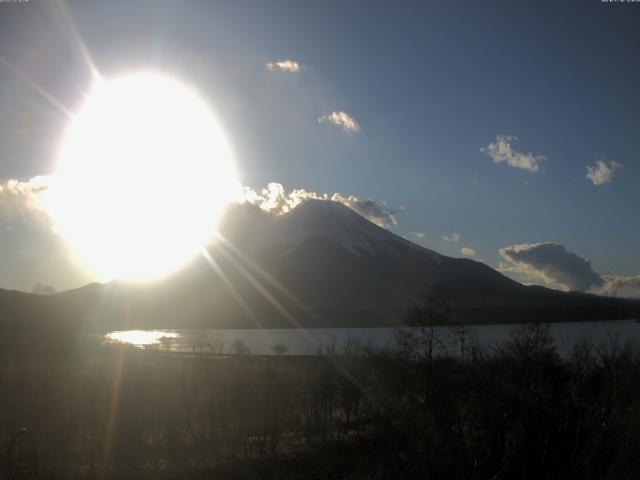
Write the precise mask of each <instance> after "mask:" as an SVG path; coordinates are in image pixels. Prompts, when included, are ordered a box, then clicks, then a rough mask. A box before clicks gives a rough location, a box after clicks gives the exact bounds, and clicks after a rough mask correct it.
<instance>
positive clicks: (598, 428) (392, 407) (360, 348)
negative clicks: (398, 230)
mask: <svg viewBox="0 0 640 480" xmlns="http://www.w3.org/2000/svg"><path fill="white" fill-rule="evenodd" d="M435 332H436V331H435V330H432V329H430V328H417V329H416V330H415V335H412V336H410V338H407V337H406V336H404V337H402V336H401V337H400V338H399V347H398V348H397V349H396V350H395V351H385V352H380V351H378V352H376V351H372V350H371V349H370V348H368V347H367V346H366V345H363V344H362V343H360V342H358V341H357V340H354V341H352V342H349V343H348V344H347V345H346V346H345V348H344V351H341V352H340V353H339V354H337V353H334V352H327V353H328V354H327V355H322V356H318V357H308V358H299V357H289V356H286V355H280V356H274V357H271V358H268V357H253V356H250V355H238V356H227V357H215V356H204V355H176V354H170V353H164V352H161V351H155V352H151V351H139V350H135V349H131V348H126V347H121V346H113V345H111V346H100V345H98V344H96V345H95V346H94V347H83V348H82V349H81V348H79V347H78V348H77V349H76V350H75V353H74V355H72V356H69V357H68V358H66V359H58V360H55V361H53V360H50V361H41V360H38V361H31V362H26V361H20V362H8V361H5V362H3V363H2V364H1V365H0V441H1V444H0V453H2V455H3V456H2V457H1V458H3V473H2V475H3V477H2V478H35V477H29V475H30V474H31V473H30V472H33V471H34V470H35V469H36V468H37V469H38V470H39V478H43V479H58V478H60V479H66V478H74V479H94V478H96V479H97V478H100V479H103V478H114V479H116V478H117V479H129V478H131V479H134V478H135V479H145V478H149V479H150V478H154V479H169V478H176V479H178V478H229V479H236V478H237V479H252V478H255V479H263V478H264V479H267V478H279V479H333V478H351V479H365V478H366V479H387V478H388V479H403V478H405V479H407V478H434V479H437V478H447V479H449V478H458V479H466V478H469V479H471V478H478V479H492V478H493V479H498V478H520V479H538V478H540V479H541V478H544V479H553V478H557V479H566V478H581V479H589V478H594V479H595V478H635V477H637V476H638V472H640V409H639V407H640V382H639V381H638V380H639V379H640V351H639V350H638V349H636V348H634V347H632V346H629V345H624V344H622V343H620V342H618V341H616V339H613V338H612V339H610V341H609V342H607V343H605V344H600V345H593V344H590V343H589V342H588V341H585V342H583V343H582V344H580V345H579V346H578V347H576V349H575V351H574V353H573V355H572V356H571V357H570V358H567V359H561V358H560V357H559V356H558V355H557V353H556V350H555V347H554V345H553V341H552V339H551V337H550V334H549V328H548V327H547V326H546V325H543V324H537V325H526V326H523V327H521V328H520V329H519V330H517V331H516V332H514V335H513V337H512V338H511V340H510V341H509V342H507V343H505V344H504V345H502V346H500V347H498V348H491V349H481V348H479V347H476V346H473V345H465V344H464V342H463V341H462V340H463V339H464V331H462V330H452V333H453V335H451V336H449V338H447V339H445V338H441V336H440V334H437V333H435ZM444 341H451V342H453V344H454V345H455V346H456V348H453V349H449V350H448V351H449V353H448V354H446V355H444V354H439V353H438V352H439V351H442V350H441V349H440V350H439V349H438V348H437V347H438V345H440V344H441V343H442V342H444ZM469 343H470V342H469ZM23 427H25V428H26V429H27V433H23V434H17V435H16V434H15V432H18V431H19V430H20V429H21V428H23ZM32 450H33V451H32ZM35 462H37V466H36V465H35Z"/></svg>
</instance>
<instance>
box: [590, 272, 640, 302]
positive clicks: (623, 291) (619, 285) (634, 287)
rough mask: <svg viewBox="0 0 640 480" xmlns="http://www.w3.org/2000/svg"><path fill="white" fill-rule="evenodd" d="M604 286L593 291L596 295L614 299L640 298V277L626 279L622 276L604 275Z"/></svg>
mask: <svg viewBox="0 0 640 480" xmlns="http://www.w3.org/2000/svg"><path fill="white" fill-rule="evenodd" d="M602 278H603V280H604V284H603V285H602V287H600V288H595V289H593V291H594V293H599V294H601V295H609V296H612V297H629V298H640V275H636V276H631V277H624V276H621V275H603V276H602Z"/></svg>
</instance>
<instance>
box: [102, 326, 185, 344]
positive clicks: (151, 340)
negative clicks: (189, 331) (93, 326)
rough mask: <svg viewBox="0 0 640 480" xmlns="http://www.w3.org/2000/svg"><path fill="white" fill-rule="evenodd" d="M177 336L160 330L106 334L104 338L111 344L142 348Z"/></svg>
mask: <svg viewBox="0 0 640 480" xmlns="http://www.w3.org/2000/svg"><path fill="white" fill-rule="evenodd" d="M178 336H179V335H178V334H177V333H174V332H166V331H162V330H126V331H116V332H111V333H108V334H107V335H106V338H107V339H108V340H110V341H112V342H118V343H129V344H131V345H135V346H136V347H144V346H147V345H156V344H159V343H161V342H162V339H163V338H177V337H178Z"/></svg>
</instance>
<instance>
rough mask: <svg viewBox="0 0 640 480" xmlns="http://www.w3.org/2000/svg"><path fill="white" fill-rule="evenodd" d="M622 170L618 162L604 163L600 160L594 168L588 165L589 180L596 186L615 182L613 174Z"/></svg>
mask: <svg viewBox="0 0 640 480" xmlns="http://www.w3.org/2000/svg"><path fill="white" fill-rule="evenodd" d="M619 168H622V164H620V163H618V162H609V164H607V163H606V162H603V161H602V160H598V161H597V162H596V164H595V165H594V166H591V165H587V178H588V179H589V180H591V183H593V184H594V185H604V184H605V183H611V182H612V181H613V172H614V171H615V170H617V169H619Z"/></svg>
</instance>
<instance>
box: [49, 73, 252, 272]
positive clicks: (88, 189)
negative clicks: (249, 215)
mask: <svg viewBox="0 0 640 480" xmlns="http://www.w3.org/2000/svg"><path fill="white" fill-rule="evenodd" d="M239 191H240V187H239V182H238V179H237V174H236V171H235V166H234V163H233V159H232V153H231V149H230V146H229V144H228V141H227V139H226V137H225V135H224V132H223V131H222V129H221V127H220V125H219V123H218V121H217V119H216V118H215V116H214V115H213V114H212V112H211V111H210V110H209V108H208V106H207V104H206V103H205V102H204V101H203V100H202V99H201V98H200V97H199V96H198V95H197V94H196V93H195V92H194V91H192V90H191V89H189V88H188V87H186V86H185V85H183V84H182V83H180V82H178V81H176V80H174V79H171V78H169V77H165V76H161V75H157V74H151V73H140V74H134V75H127V76H122V77H118V78H114V79H100V80H97V81H96V83H95V85H94V86H93V88H92V91H91V92H90V94H89V95H88V97H87V99H86V102H85V103H84V105H83V106H82V107H81V109H80V111H79V112H78V113H77V115H75V116H74V118H73V119H72V121H71V122H70V125H69V127H68V130H67V132H66V134H65V137H64V140H63V142H62V144H61V147H60V151H59V154H58V158H57V166H56V173H55V175H54V178H53V181H52V183H51V186H50V189H49V195H48V203H49V210H50V212H51V214H52V216H53V219H54V222H55V228H56V230H57V231H58V232H60V233H61V234H62V235H63V237H64V238H65V239H66V241H67V243H68V244H69V246H70V247H71V249H72V250H73V252H74V253H75V255H76V256H77V257H78V258H79V259H80V260H81V261H82V262H84V263H85V264H86V265H87V266H88V267H89V268H90V269H91V270H92V271H93V273H94V274H95V275H97V276H98V277H100V278H101V279H102V280H109V279H114V278H118V279H126V280H146V279H152V278H155V277H158V276H162V275H165V274H167V273H170V272H171V271H173V270H175V269H177V268H178V267H180V266H181V265H183V264H184V263H185V262H187V261H188V260H190V259H191V258H192V257H193V256H194V255H195V254H196V253H197V252H198V251H199V250H200V249H201V247H202V246H203V245H204V244H205V243H206V242H207V241H208V240H209V239H210V238H211V237H212V235H214V234H215V231H216V227H217V222H218V218H219V216H220V213H221V211H222V209H223V208H224V206H225V205H226V204H227V203H229V202H231V201H234V200H236V199H237V198H238V195H239Z"/></svg>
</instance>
